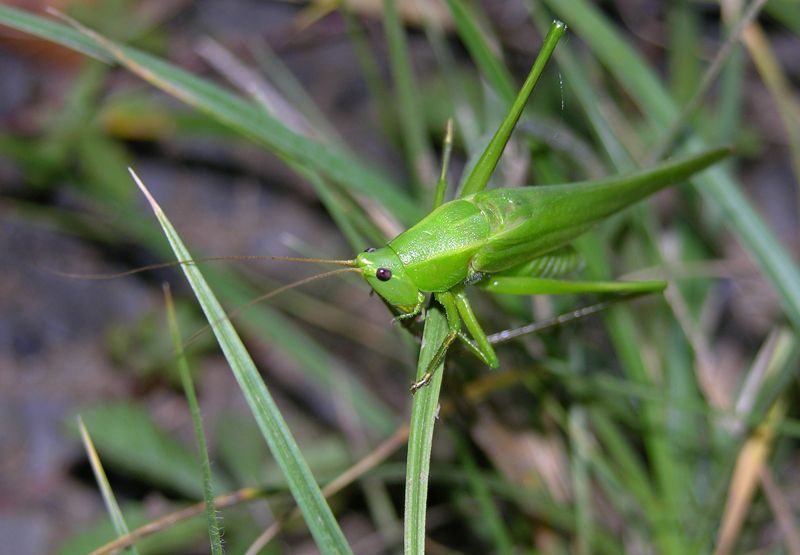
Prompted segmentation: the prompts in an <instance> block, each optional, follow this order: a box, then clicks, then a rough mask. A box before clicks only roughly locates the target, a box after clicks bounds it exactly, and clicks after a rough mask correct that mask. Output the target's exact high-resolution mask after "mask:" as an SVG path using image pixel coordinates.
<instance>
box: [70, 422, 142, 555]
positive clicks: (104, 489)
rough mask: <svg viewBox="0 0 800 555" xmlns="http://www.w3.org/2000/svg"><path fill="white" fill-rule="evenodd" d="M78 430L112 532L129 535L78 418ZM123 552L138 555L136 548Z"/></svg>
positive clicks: (85, 430)
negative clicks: (112, 527)
mask: <svg viewBox="0 0 800 555" xmlns="http://www.w3.org/2000/svg"><path fill="white" fill-rule="evenodd" d="M78 429H79V430H80V433H81V440H83V447H84V449H86V454H87V455H88V456H89V462H90V463H91V465H92V472H93V473H94V477H95V480H96V481H97V486H98V487H99V488H100V492H101V493H102V495H103V501H104V502H105V505H106V510H107V511H108V514H109V516H110V517H111V522H112V523H113V524H114V530H115V531H116V533H117V535H118V536H124V535H126V534H128V533H130V530H129V529H128V525H127V523H126V522H125V517H124V516H123V515H122V510H121V509H120V508H119V503H117V497H116V496H115V495H114V491H113V490H112V489H111V484H109V483H108V478H107V477H106V472H105V470H104V469H103V463H102V462H101V461H100V456H99V455H98V454H97V451H96V450H95V448H94V443H93V442H92V438H91V436H90V435H89V431H88V430H87V429H86V426H85V425H84V423H83V419H82V418H81V417H80V416H79V417H78ZM125 551H126V553H131V554H133V555H138V554H139V550H137V549H136V546H131V547H129V548H128V549H126V550H125Z"/></svg>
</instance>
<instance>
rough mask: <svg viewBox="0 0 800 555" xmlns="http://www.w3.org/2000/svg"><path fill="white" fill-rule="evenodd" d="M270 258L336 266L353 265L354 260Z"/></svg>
mask: <svg viewBox="0 0 800 555" xmlns="http://www.w3.org/2000/svg"><path fill="white" fill-rule="evenodd" d="M268 258H269V259H271V260H284V261H286V262H311V263H314V264H335V265H337V266H350V267H351V268H353V267H355V265H356V261H355V260H333V259H330V258H298V257H294V256H270V257H268Z"/></svg>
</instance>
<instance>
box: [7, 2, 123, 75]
mask: <svg viewBox="0 0 800 555" xmlns="http://www.w3.org/2000/svg"><path fill="white" fill-rule="evenodd" d="M0 21H2V22H3V23H5V24H6V25H8V26H9V27H13V28H15V29H17V30H19V31H24V32H26V33H30V34H31V35H36V36H37V37H42V38H44V39H47V40H51V41H53V42H57V43H58V44H62V45H64V46H66V47H68V48H72V49H73V50H77V51H78V52H81V53H83V54H86V55H87V56H91V57H92V58H95V59H97V60H101V61H103V62H111V61H112V60H113V59H114V58H113V56H110V55H109V54H108V52H107V51H106V49H105V48H103V47H101V46H99V45H98V44H97V43H96V42H95V41H93V40H92V39H90V38H88V37H86V36H84V35H83V34H82V33H80V32H78V31H76V30H75V29H70V28H69V27H66V26H65V25H61V24H60V23H56V22H54V21H51V20H49V19H45V18H43V17H39V16H37V15H33V14H32V13H29V12H26V11H24V10H18V9H15V8H11V7H9V6H0Z"/></svg>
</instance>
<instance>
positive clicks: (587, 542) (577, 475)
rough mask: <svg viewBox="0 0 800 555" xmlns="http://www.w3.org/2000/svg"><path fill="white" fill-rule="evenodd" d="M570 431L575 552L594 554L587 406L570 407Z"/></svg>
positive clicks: (584, 554) (586, 554)
mask: <svg viewBox="0 0 800 555" xmlns="http://www.w3.org/2000/svg"><path fill="white" fill-rule="evenodd" d="M569 434H570V439H571V443H572V456H571V457H570V461H571V465H570V470H571V474H572V489H573V495H574V496H575V531H576V532H577V536H578V537H577V539H576V544H575V553H577V554H578V555H590V553H591V545H592V535H593V526H592V497H591V482H590V481H589V471H588V468H587V467H588V464H589V441H590V439H589V430H588V422H587V414H586V410H585V409H584V408H583V407H580V406H575V407H572V408H571V409H570V411H569Z"/></svg>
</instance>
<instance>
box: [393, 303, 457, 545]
mask: <svg viewBox="0 0 800 555" xmlns="http://www.w3.org/2000/svg"><path fill="white" fill-rule="evenodd" d="M446 336H447V319H446V318H445V316H444V312H443V310H442V309H441V308H440V307H439V306H438V305H434V306H432V307H431V308H429V309H428V311H427V312H426V318H425V329H424V331H423V335H422V347H421V348H420V351H419V364H418V366H417V379H418V380H419V379H422V376H424V375H425V372H426V371H427V369H428V364H429V363H430V361H431V360H432V359H433V355H434V354H435V353H436V350H437V348H438V347H439V345H441V344H442V342H443V341H444V339H445V337H446ZM443 375H444V364H441V365H439V367H438V368H436V370H435V373H434V375H433V378H432V379H431V382H430V383H429V384H428V385H427V386H425V387H423V388H422V389H420V390H419V391H418V392H417V393H416V395H414V401H413V402H412V404H411V422H410V424H409V430H410V431H409V437H408V459H407V462H406V501H405V517H404V519H403V522H404V526H403V545H404V546H405V548H404V549H405V553H406V554H420V555H421V554H423V553H425V514H426V509H427V502H428V480H429V476H430V464H431V444H432V443H433V426H434V424H435V423H436V413H437V411H438V407H439V390H440V389H441V386H442V377H443Z"/></svg>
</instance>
